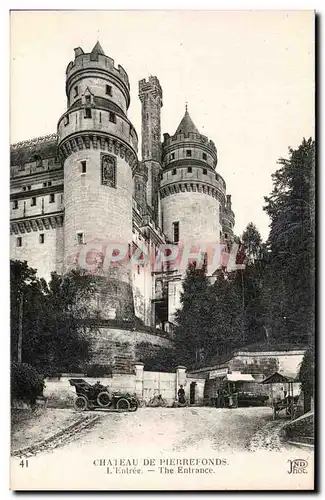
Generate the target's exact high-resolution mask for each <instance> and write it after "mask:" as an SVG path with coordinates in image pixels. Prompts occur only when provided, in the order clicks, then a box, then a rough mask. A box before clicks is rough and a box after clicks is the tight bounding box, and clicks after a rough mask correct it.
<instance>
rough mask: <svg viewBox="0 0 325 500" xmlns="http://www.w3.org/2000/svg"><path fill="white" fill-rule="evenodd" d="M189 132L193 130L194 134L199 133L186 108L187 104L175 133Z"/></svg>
mask: <svg viewBox="0 0 325 500" xmlns="http://www.w3.org/2000/svg"><path fill="white" fill-rule="evenodd" d="M189 132H193V133H195V134H199V133H200V132H199V131H198V129H197V128H196V126H195V125H194V122H193V120H192V118H191V117H190V114H189V112H188V109H187V105H186V108H185V115H184V116H183V118H182V120H181V123H180V124H179V125H178V127H177V130H176V132H175V135H176V134H188V133H189Z"/></svg>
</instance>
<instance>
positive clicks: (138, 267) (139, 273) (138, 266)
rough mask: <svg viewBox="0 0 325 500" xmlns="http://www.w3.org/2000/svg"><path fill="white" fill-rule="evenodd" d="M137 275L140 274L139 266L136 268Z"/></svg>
mask: <svg viewBox="0 0 325 500" xmlns="http://www.w3.org/2000/svg"><path fill="white" fill-rule="evenodd" d="M137 271H138V274H140V266H137Z"/></svg>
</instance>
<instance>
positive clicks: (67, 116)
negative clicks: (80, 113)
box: [64, 115, 69, 126]
mask: <svg viewBox="0 0 325 500" xmlns="http://www.w3.org/2000/svg"><path fill="white" fill-rule="evenodd" d="M68 124H69V115H65V117H64V126H66V125H68Z"/></svg>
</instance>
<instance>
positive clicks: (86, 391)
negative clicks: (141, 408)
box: [69, 378, 138, 412]
mask: <svg viewBox="0 0 325 500" xmlns="http://www.w3.org/2000/svg"><path fill="white" fill-rule="evenodd" d="M69 382H70V385H72V386H73V387H74V388H75V390H76V394H77V397H76V399H75V401H74V407H75V409H76V410H78V411H84V410H94V409H96V408H97V409H98V408H101V409H107V410H116V411H120V412H122V411H136V410H137V409H138V401H137V399H136V398H135V396H134V395H132V394H129V393H123V392H111V391H110V389H109V388H108V387H106V386H104V385H102V384H101V383H100V382H96V384H94V385H91V384H89V383H88V382H86V380H84V379H82V378H71V379H70V380H69Z"/></svg>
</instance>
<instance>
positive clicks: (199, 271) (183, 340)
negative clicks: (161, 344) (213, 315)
mask: <svg viewBox="0 0 325 500" xmlns="http://www.w3.org/2000/svg"><path fill="white" fill-rule="evenodd" d="M208 287H209V282H208V278H207V276H206V266H205V265H203V266H202V267H197V266H196V264H195V263H191V264H189V266H188V268H187V271H186V276H185V279H184V282H183V291H182V293H181V297H180V301H181V305H182V307H181V309H179V310H178V311H177V313H176V321H177V326H176V329H175V347H176V352H177V354H178V356H179V362H180V363H184V364H185V365H186V366H189V365H190V364H192V363H194V362H197V361H199V360H200V356H201V357H202V350H203V348H204V344H205V336H206V335H207V329H208V328H209V326H210V324H209V323H210V322H209V302H208V300H209V299H208V297H209V294H208Z"/></svg>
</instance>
